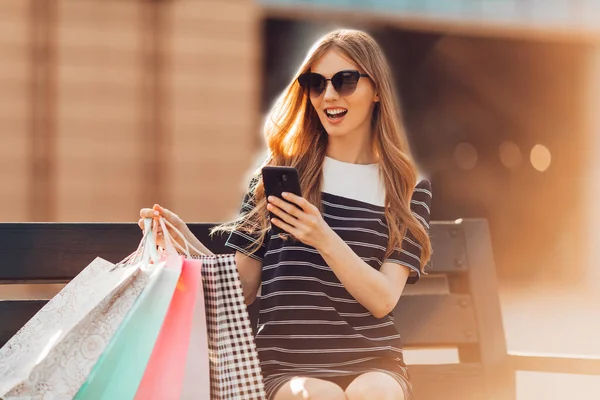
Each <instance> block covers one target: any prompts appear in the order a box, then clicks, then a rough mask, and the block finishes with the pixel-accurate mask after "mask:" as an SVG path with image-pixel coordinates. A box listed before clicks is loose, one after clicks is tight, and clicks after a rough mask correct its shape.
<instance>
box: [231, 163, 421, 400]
mask: <svg viewBox="0 0 600 400" xmlns="http://www.w3.org/2000/svg"><path fill="white" fill-rule="evenodd" d="M322 203H323V218H324V220H325V221H326V222H327V224H328V225H329V226H330V227H331V228H332V229H333V230H334V231H335V232H336V233H337V234H338V235H339V236H340V237H341V238H342V239H343V240H344V241H345V242H346V243H347V244H348V245H349V246H350V247H351V248H352V250H354V252H355V253H356V254H357V255H358V256H359V257H360V258H361V259H362V260H363V261H365V262H366V263H367V264H368V265H370V266H371V267H373V268H375V269H377V270H378V269H379V268H380V267H381V265H382V264H383V263H384V262H392V263H395V264H398V266H399V268H404V267H406V268H409V269H410V270H411V274H410V277H409V283H415V282H416V281H417V280H418V279H419V275H420V272H419V258H420V247H419V246H418V244H417V243H416V241H415V239H414V238H413V237H412V235H411V234H410V233H408V234H407V235H406V237H405V238H404V240H403V243H402V248H397V249H395V250H394V252H393V253H392V254H391V256H390V257H388V258H387V259H384V256H385V253H386V248H387V242H388V226H387V224H386V219H385V214H384V203H385V187H384V185H383V182H382V181H381V180H380V178H379V165H378V164H369V165H364V164H351V163H345V162H341V161H337V160H335V159H332V158H329V157H326V158H325V161H324V164H323V187H322ZM430 204H431V185H430V183H429V181H427V180H422V181H420V182H419V184H418V185H417V187H416V188H415V191H414V194H413V198H412V201H411V209H412V211H413V214H414V215H415V216H416V217H417V218H418V219H419V221H421V223H422V224H423V225H424V226H425V227H426V228H427V229H428V228H429V215H430V211H429V207H430ZM253 206H254V202H253V198H252V194H251V193H247V194H246V196H245V198H244V204H243V206H242V213H244V212H246V211H247V210H248V209H250V208H251V207H253ZM254 240H256V238H253V237H250V236H248V235H247V234H244V233H241V232H237V231H234V232H232V234H231V235H230V237H229V239H228V240H227V245H228V246H229V247H231V248H234V249H235V250H237V251H240V252H242V253H244V254H246V255H249V256H250V257H252V258H254V259H257V260H260V261H262V263H263V267H262V289H261V296H260V314H259V323H258V329H257V335H256V345H257V348H258V351H259V357H260V361H261V368H262V372H263V377H264V382H265V390H266V392H267V397H268V398H272V397H273V396H274V395H275V393H276V392H277V390H278V389H279V388H280V387H281V386H282V385H283V384H285V383H286V382H287V381H289V380H290V379H291V378H293V377H295V376H305V377H316V378H321V379H328V380H332V381H334V382H339V379H341V378H342V379H346V382H348V381H349V379H350V380H351V379H352V378H354V377H356V376H358V375H360V374H361V373H364V372H369V371H382V372H386V373H388V374H390V375H391V376H392V377H394V378H395V379H396V380H397V381H398V382H399V383H400V384H401V386H402V387H403V389H404V391H405V398H406V399H410V398H411V397H412V394H411V393H412V390H411V387H410V383H409V380H408V374H407V370H406V366H405V364H404V362H403V357H402V343H401V338H400V335H399V334H398V331H397V330H396V327H395V326H394V320H393V317H392V315H391V314H390V315H387V316H385V317H383V318H375V317H374V316H373V315H372V314H371V313H370V312H369V311H368V310H367V309H366V308H364V307H363V306H362V305H361V304H359V303H358V302H357V301H356V300H355V299H354V298H353V297H352V296H351V295H350V293H348V291H347V290H346V289H345V288H344V286H343V285H342V284H341V283H340V281H339V279H338V278H337V276H336V275H335V274H334V273H333V271H332V270H331V268H330V267H329V266H328V265H327V263H326V262H325V261H324V259H323V258H322V257H321V255H320V254H319V252H318V251H317V250H316V249H315V248H313V247H311V246H307V245H305V244H303V243H302V242H299V241H293V242H292V241H289V240H288V241H285V240H283V239H281V238H279V237H278V236H270V238H269V239H268V241H267V242H266V243H262V246H261V248H260V249H259V250H258V251H257V252H255V253H253V254H249V253H248V251H246V250H245V248H246V247H248V245H250V244H252V242H253V241H254Z"/></svg>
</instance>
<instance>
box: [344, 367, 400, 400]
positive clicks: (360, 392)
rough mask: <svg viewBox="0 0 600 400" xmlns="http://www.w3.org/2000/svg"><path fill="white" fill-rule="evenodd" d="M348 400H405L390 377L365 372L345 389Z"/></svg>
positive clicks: (395, 382) (398, 386) (397, 385)
mask: <svg viewBox="0 0 600 400" xmlns="http://www.w3.org/2000/svg"><path fill="white" fill-rule="evenodd" d="M346 398H347V399H348V400H371V399H377V400H406V399H405V398H404V389H403V388H402V386H401V385H400V383H398V381H396V380H395V379H394V378H392V377H391V376H390V375H388V374H385V373H383V372H366V373H364V374H362V375H359V376H358V377H357V378H356V379H354V380H353V381H352V383H351V384H350V385H349V386H348V388H347V389H346Z"/></svg>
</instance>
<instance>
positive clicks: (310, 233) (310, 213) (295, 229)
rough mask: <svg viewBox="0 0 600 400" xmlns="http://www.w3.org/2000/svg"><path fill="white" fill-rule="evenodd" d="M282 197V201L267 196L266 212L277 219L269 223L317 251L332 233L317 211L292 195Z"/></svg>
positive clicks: (302, 199) (283, 194)
mask: <svg viewBox="0 0 600 400" xmlns="http://www.w3.org/2000/svg"><path fill="white" fill-rule="evenodd" d="M282 196H283V199H280V198H278V197H276V196H269V198H268V199H267V201H268V204H267V208H268V210H269V211H271V212H272V213H273V214H275V215H277V218H272V219H271V223H272V224H273V225H276V226H277V227H279V228H281V229H282V230H284V231H285V232H287V233H289V234H291V235H292V236H294V237H295V238H296V239H298V240H300V241H301V242H302V243H304V244H306V245H309V246H312V247H314V248H316V249H317V250H318V249H319V247H320V246H323V245H325V244H326V243H327V242H328V240H329V238H330V237H331V234H332V233H334V232H333V230H332V229H331V228H330V227H329V225H327V223H326V222H325V220H324V219H323V217H322V216H321V213H320V212H319V209H318V208H317V207H315V206H314V205H313V204H311V203H310V202H309V201H308V200H306V199H305V198H303V197H300V196H296V195H295V194H293V193H286V192H284V193H282ZM284 200H285V201H284ZM294 204H296V205H297V206H298V207H300V209H298V208H297V207H296V206H294Z"/></svg>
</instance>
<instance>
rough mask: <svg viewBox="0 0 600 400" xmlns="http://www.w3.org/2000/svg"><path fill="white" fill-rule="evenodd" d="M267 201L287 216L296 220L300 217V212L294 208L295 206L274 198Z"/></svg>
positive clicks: (270, 197)
mask: <svg viewBox="0 0 600 400" xmlns="http://www.w3.org/2000/svg"><path fill="white" fill-rule="evenodd" d="M267 200H268V201H269V203H271V204H272V205H275V206H276V207H278V208H280V209H282V210H283V211H285V212H286V213H288V214H289V215H291V216H293V217H295V218H298V219H299V218H300V217H301V214H302V210H299V209H298V207H296V206H295V205H293V204H291V203H288V202H287V201H284V200H282V199H280V198H278V197H275V196H269V198H268V199H267ZM267 207H268V205H267Z"/></svg>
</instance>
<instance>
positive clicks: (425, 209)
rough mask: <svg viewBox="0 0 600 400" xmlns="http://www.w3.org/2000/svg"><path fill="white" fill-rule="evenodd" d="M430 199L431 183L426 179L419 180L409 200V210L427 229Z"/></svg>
mask: <svg viewBox="0 0 600 400" xmlns="http://www.w3.org/2000/svg"><path fill="white" fill-rule="evenodd" d="M431 197H432V192H431V182H430V181H429V180H428V179H422V180H420V181H419V183H417V186H415V190H414V191H413V195H412V198H411V200H410V209H411V211H412V213H413V214H414V215H415V216H416V217H417V219H419V220H420V221H421V222H422V223H423V225H425V226H426V227H429V217H430V214H431Z"/></svg>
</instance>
